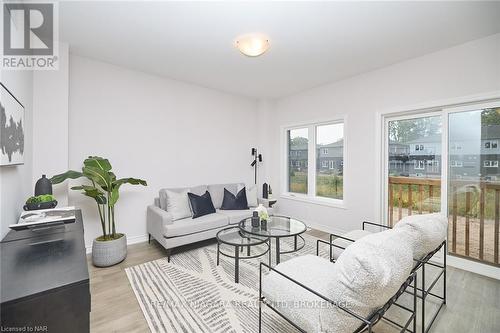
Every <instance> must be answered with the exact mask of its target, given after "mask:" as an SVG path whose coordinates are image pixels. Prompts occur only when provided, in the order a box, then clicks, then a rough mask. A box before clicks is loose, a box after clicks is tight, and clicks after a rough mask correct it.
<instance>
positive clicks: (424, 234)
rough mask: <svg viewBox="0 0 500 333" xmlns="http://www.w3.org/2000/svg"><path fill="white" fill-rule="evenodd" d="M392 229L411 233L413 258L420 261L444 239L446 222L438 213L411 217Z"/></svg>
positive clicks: (446, 228)
mask: <svg viewBox="0 0 500 333" xmlns="http://www.w3.org/2000/svg"><path fill="white" fill-rule="evenodd" d="M394 229H395V230H399V229H405V230H407V231H408V232H409V233H411V235H412V237H411V241H410V244H411V246H412V248H413V258H415V259H421V258H423V257H424V256H425V255H427V254H428V253H429V252H432V251H434V250H435V249H436V248H437V247H438V246H439V245H440V244H441V243H442V242H443V241H444V240H445V239H446V233H447V232H448V220H447V219H446V217H444V216H443V215H442V214H439V213H434V214H423V215H412V216H407V217H405V218H403V219H402V220H401V221H399V222H398V223H397V224H396V225H395V226H394Z"/></svg>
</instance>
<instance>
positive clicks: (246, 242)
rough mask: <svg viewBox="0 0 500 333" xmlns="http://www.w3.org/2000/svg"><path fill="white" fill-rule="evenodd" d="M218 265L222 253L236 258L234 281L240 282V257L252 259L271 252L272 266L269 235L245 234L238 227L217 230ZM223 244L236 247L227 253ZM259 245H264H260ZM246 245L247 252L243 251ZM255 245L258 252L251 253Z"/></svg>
mask: <svg viewBox="0 0 500 333" xmlns="http://www.w3.org/2000/svg"><path fill="white" fill-rule="evenodd" d="M216 238H217V266H219V255H220V254H222V255H223V256H225V257H228V258H232V259H234V282H235V283H238V282H239V268H240V259H252V258H257V257H262V256H263V255H265V254H266V253H269V266H271V245H270V241H269V238H268V237H265V236H264V237H259V236H254V235H247V234H243V232H242V231H241V230H240V228H238V227H229V228H224V229H222V230H220V231H219V232H217V235H216ZM221 244H225V245H229V246H231V247H234V252H232V253H231V254H230V253H226V252H224V251H223V250H221ZM257 245H264V246H262V247H258V246H257ZM245 247H246V254H245V253H243V254H241V253H240V251H241V252H243V251H244V249H245ZM251 247H254V248H256V249H257V253H255V254H251V250H250V248H251ZM254 252H255V251H254Z"/></svg>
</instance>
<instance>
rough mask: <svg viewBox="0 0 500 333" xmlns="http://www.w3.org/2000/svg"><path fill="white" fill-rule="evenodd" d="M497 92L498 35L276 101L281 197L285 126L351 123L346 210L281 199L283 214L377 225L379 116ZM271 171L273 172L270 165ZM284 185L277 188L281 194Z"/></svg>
mask: <svg viewBox="0 0 500 333" xmlns="http://www.w3.org/2000/svg"><path fill="white" fill-rule="evenodd" d="M493 91H497V92H500V34H498V35H494V36H491V37H488V38H484V39H481V40H477V41H473V42H470V43H467V44H463V45H461V46H457V47H453V48H450V49H446V50H443V51H440V52H437V53H433V54H429V55H426V56H423V57H420V58H416V59H412V60H409V61H406V62H403V63H399V64H396V65H393V66H390V67H386V68H383V69H380V70H377V71H373V72H369V73H366V74H363V75H359V76H356V77H353V78H350V79H347V80H343V81H340V82H337V83H333V84H329V85H325V86H321V87H318V88H315V89H312V90H309V91H306V92H303V93H300V94H297V95H294V96H291V97H288V98H284V99H281V100H278V101H277V102H276V107H275V109H274V110H273V112H270V113H268V118H267V122H268V123H269V124H270V129H269V130H268V133H269V137H268V138H267V139H266V140H265V141H266V142H268V146H267V147H266V148H265V149H266V151H267V152H268V154H267V155H268V159H269V158H271V159H272V163H271V167H268V168H267V170H266V172H267V176H268V178H269V180H270V182H271V184H273V185H275V188H276V190H278V189H279V190H282V188H283V184H280V178H281V175H282V174H283V171H284V170H281V167H280V154H281V153H282V151H281V148H282V147H280V126H282V125H287V124H293V123H297V122H303V121H311V120H315V119H322V120H328V119H333V118H336V117H339V116H347V125H346V128H345V135H346V138H347V150H348V155H347V157H346V164H347V166H346V169H345V170H344V176H345V182H346V187H345V189H344V191H345V193H344V195H345V205H346V207H345V209H342V208H334V207H327V206H321V205H316V204H310V203H303V202H297V201H292V200H288V199H280V201H279V205H278V207H279V210H280V212H282V213H284V214H287V215H292V216H296V217H298V218H302V219H304V220H305V221H307V222H308V223H309V224H310V225H311V226H315V227H318V228H321V229H324V230H330V231H342V230H350V229H354V228H359V225H360V222H361V221H363V219H368V220H377V216H376V215H377V214H376V211H377V207H378V205H379V204H380V203H379V198H380V193H378V191H377V187H376V179H377V177H381V175H380V174H377V173H376V172H375V170H376V152H377V151H379V150H380V149H381V148H380V146H379V144H378V143H377V142H376V140H375V139H376V129H377V116H376V113H377V112H384V111H388V110H393V109H396V108H400V109H401V110H405V108H406V107H407V106H410V105H414V104H420V103H431V104H432V101H436V100H443V99H449V98H455V97H461V96H467V95H473V94H480V93H485V92H493ZM268 165H269V164H268ZM278 184H280V186H277V185H278Z"/></svg>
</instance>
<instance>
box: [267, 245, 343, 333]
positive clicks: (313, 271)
mask: <svg viewBox="0 0 500 333" xmlns="http://www.w3.org/2000/svg"><path fill="white" fill-rule="evenodd" d="M335 265H336V264H332V263H331V262H329V261H328V260H327V259H325V258H321V257H317V256H314V255H311V254H308V255H304V256H299V257H295V258H293V259H290V260H287V261H285V262H282V263H280V264H279V265H277V266H276V267H275V269H277V270H278V271H280V272H282V273H283V274H285V275H287V276H290V277H291V278H293V279H295V280H297V281H299V282H301V283H303V284H305V285H306V286H308V287H310V288H312V289H313V290H315V291H317V292H318V293H320V294H322V295H328V294H329V291H328V290H327V288H328V284H327V283H326V282H327V281H328V280H330V279H332V278H333V277H334V276H335ZM262 292H263V296H265V297H266V299H267V301H269V302H271V303H272V305H273V306H274V307H276V308H278V309H279V310H280V312H281V313H283V314H284V315H286V316H287V317H288V318H290V319H292V320H293V322H294V323H295V324H297V325H298V326H299V327H301V328H302V329H304V330H305V331H306V332H324V331H323V330H322V327H321V325H320V313H319V308H320V307H321V306H325V305H326V306H329V303H327V302H325V301H324V300H322V299H321V298H319V297H317V296H315V295H314V294H312V293H311V292H309V291H307V290H306V289H304V288H301V287H299V286H298V285H297V284H295V283H293V282H290V281H289V280H287V279H286V278H284V277H283V276H281V275H279V274H278V273H276V272H271V273H270V274H267V275H264V276H263V277H262ZM329 307H330V308H332V306H329Z"/></svg>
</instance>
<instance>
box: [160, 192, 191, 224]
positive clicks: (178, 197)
mask: <svg viewBox="0 0 500 333" xmlns="http://www.w3.org/2000/svg"><path fill="white" fill-rule="evenodd" d="M165 192H166V194H167V212H169V213H170V214H172V219H173V220H174V221H175V220H180V219H184V218H186V217H191V208H190V207H189V198H188V192H189V190H184V191H182V192H175V191H171V190H168V189H167V190H165Z"/></svg>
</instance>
